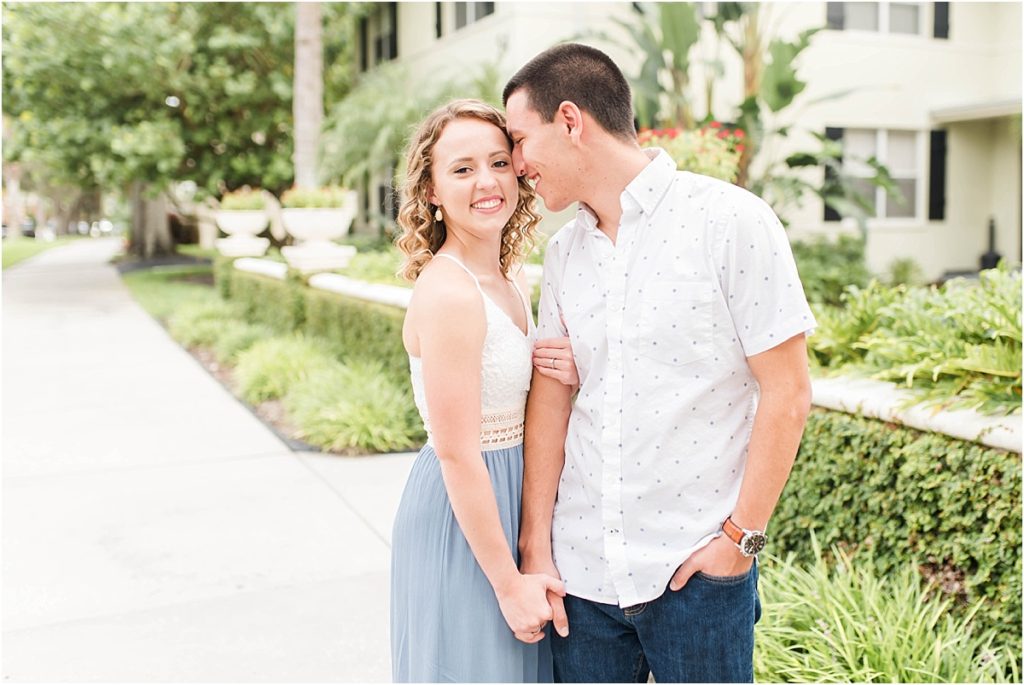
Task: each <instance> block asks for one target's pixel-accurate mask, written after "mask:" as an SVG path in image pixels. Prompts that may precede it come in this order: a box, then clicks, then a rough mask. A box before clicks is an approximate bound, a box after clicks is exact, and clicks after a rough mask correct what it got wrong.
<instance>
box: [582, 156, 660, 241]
mask: <svg viewBox="0 0 1024 685" xmlns="http://www.w3.org/2000/svg"><path fill="white" fill-rule="evenodd" d="M643 152H644V154H645V155H647V157H648V159H650V160H651V163H650V164H648V165H647V166H645V167H644V168H643V169H642V170H641V171H640V173H639V174H637V175H636V178H634V179H633V180H632V181H630V182H629V185H627V186H626V189H625V190H623V191H622V195H621V196H620V200H619V202H620V204H621V205H622V215H623V217H626V216H627V215H630V214H634V213H636V212H637V210H638V209H639V211H640V212H641V213H643V214H650V213H651V212H653V211H654V208H655V207H656V206H657V205H658V202H659V201H661V198H662V196H664V195H665V192H666V191H668V188H669V186H670V185H671V184H672V181H673V180H674V179H675V175H676V163H675V161H674V160H673V159H672V157H670V156H669V154H668V153H667V152H665V151H664V150H662V149H661V148H657V147H652V148H645V149H644V151H643ZM576 221H577V222H578V223H579V225H580V226H582V227H583V228H584V229H585V230H588V231H596V230H598V228H597V214H595V213H594V210H593V209H591V208H590V207H589V206H587V204H586V203H585V202H580V203H579V207H578V209H577V210H576Z"/></svg>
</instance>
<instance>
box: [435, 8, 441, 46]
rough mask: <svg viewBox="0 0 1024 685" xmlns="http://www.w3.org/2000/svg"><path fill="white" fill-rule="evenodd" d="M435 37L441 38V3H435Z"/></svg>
mask: <svg viewBox="0 0 1024 685" xmlns="http://www.w3.org/2000/svg"><path fill="white" fill-rule="evenodd" d="M434 35H435V36H436V37H437V38H440V37H441V3H439V2H435V3H434Z"/></svg>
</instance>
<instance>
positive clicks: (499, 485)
mask: <svg viewBox="0 0 1024 685" xmlns="http://www.w3.org/2000/svg"><path fill="white" fill-rule="evenodd" d="M511 151H512V146H511V141H510V140H509V138H508V136H507V134H506V133H505V120H504V117H503V115H502V114H501V112H499V111H498V110H496V109H495V108H493V107H491V106H490V105H486V104H484V103H482V102H478V101H474V100H457V101H454V102H452V103H450V104H448V105H445V106H443V107H441V108H440V109H438V110H437V111H435V112H434V113H432V114H431V115H430V116H428V117H427V119H426V120H425V121H424V122H423V123H422V124H421V125H420V127H419V129H418V130H417V132H416V133H415V134H414V136H413V138H412V141H411V143H410V146H409V150H408V166H407V172H406V174H407V175H406V181H405V187H404V196H403V201H402V207H401V210H400V213H399V219H398V220H399V224H400V225H401V226H402V230H403V235H402V236H401V238H399V240H398V246H399V247H400V248H401V249H402V251H403V252H404V253H405V255H406V262H405V264H404V267H403V272H404V275H405V276H406V277H407V278H409V279H410V280H414V281H415V287H414V289H413V296H412V300H411V302H410V304H409V308H408V311H407V313H406V318H405V326H404V328H403V331H402V337H403V340H404V343H405V348H406V350H407V351H408V353H409V363H410V367H411V370H412V383H413V391H414V395H415V398H416V404H417V406H418V407H419V410H420V413H421V415H422V417H423V422H424V425H425V426H426V428H427V433H428V436H429V440H428V443H427V445H426V446H424V448H423V449H422V451H421V452H420V453H419V456H418V457H417V458H416V461H415V463H414V464H413V467H412V472H411V473H410V475H409V480H408V482H407V484H406V487H405V492H404V493H403V495H402V502H401V505H400V506H399V509H398V513H397V516H396V519H395V525H394V532H393V536H392V574H391V653H392V674H393V677H394V680H395V681H396V682H438V681H454V682H487V681H500V682H544V681H550V680H551V661H550V652H549V651H548V648H547V643H546V642H541V641H542V639H543V638H544V635H545V632H544V628H545V625H546V624H547V622H548V621H549V620H550V619H551V607H550V605H549V604H548V601H547V593H548V592H554V593H558V594H564V590H563V587H562V583H561V581H559V580H558V579H556V578H553V577H551V576H547V575H542V574H536V575H524V574H521V573H520V572H519V570H518V551H517V548H518V544H517V540H518V535H519V513H520V496H521V492H522V478H523V419H524V413H525V408H526V394H527V392H528V390H529V387H530V377H531V372H532V367H533V364H532V357H533V355H532V353H533V346H534V340H533V339H534V322H533V317H532V313H531V310H530V303H529V300H528V298H527V296H526V293H527V289H526V282H525V278H524V277H523V274H522V271H521V267H520V263H519V260H520V259H521V258H522V256H523V252H524V250H525V248H526V246H527V245H528V244H529V242H530V234H531V232H532V231H533V228H534V226H535V225H536V224H537V222H538V220H539V218H540V217H539V216H538V215H537V214H536V213H535V211H534V209H533V203H534V193H533V189H532V187H531V186H530V185H529V184H528V183H527V182H526V181H525V179H519V178H517V177H516V174H515V172H514V171H513V169H512V156H511ZM537 345H538V346H543V347H544V348H545V352H544V354H545V360H544V362H543V363H542V364H538V369H539V371H540V372H541V373H544V374H545V375H548V376H553V377H556V378H558V379H559V380H561V381H562V382H565V383H567V384H576V383H578V378H577V377H576V368H575V364H574V363H573V359H572V350H571V349H570V347H569V345H568V340H567V339H560V340H547V341H538V342H537Z"/></svg>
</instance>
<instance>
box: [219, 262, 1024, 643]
mask: <svg viewBox="0 0 1024 685" xmlns="http://www.w3.org/2000/svg"><path fill="white" fill-rule="evenodd" d="M218 274H219V275H220V276H221V278H228V279H229V280H230V282H229V283H228V284H222V285H221V292H225V291H227V292H230V295H231V297H232V299H236V300H239V301H240V302H241V304H243V305H244V307H245V308H246V309H247V310H248V311H250V312H252V314H253V315H254V317H255V319H256V320H258V321H264V322H271V321H274V322H276V323H277V325H284V323H286V322H291V323H292V324H294V325H295V326H297V327H298V328H300V329H303V330H305V332H306V333H308V334H311V335H316V336H318V337H322V338H324V339H325V340H329V341H331V342H332V343H334V344H336V345H337V347H338V349H339V351H340V354H341V355H342V356H345V357H353V358H361V359H364V360H370V359H377V360H379V361H380V362H381V363H383V364H384V365H385V367H386V368H387V369H388V370H389V371H392V370H393V371H394V372H395V376H396V378H399V377H401V378H400V380H402V381H403V382H408V375H407V374H408V359H407V357H406V354H405V351H404V349H403V347H402V340H401V326H402V320H403V318H404V314H405V312H404V310H402V309H400V308H397V307H388V306H384V305H378V304H373V303H368V302H362V301H360V300H355V299H352V298H348V297H343V296H340V295H336V294H333V293H326V292H322V291H316V290H313V289H310V288H304V287H301V282H300V281H298V280H296V279H292V280H290V281H289V282H287V283H283V282H281V281H275V280H273V279H269V278H263V277H260V276H256V275H252V274H248V273H245V272H239V271H234V270H232V271H230V272H229V271H227V270H220V271H218ZM225 274H226V276H225ZM282 309H283V310H285V312H284V313H283V314H282V312H281V311H280V310H282ZM296 321H298V322H300V323H294V322H296ZM1020 483H1021V461H1020V455H1017V454H1012V453H1007V452H1004V451H1001V450H996V449H990V448H986V447H983V446H980V445H977V444H974V443H968V442H964V441H960V440H956V439H953V438H948V437H946V436H943V435H938V434H934V433H922V432H919V431H915V430H912V429H908V428H904V427H900V426H894V425H891V424H886V423H883V422H880V421H875V420H872V419H865V418H861V417H857V416H852V415H849V414H844V413H840V412H832V411H825V410H815V411H814V412H812V414H811V416H810V418H809V420H808V424H807V429H806V432H805V434H804V440H803V443H802V445H801V449H800V454H799V456H798V458H797V462H796V465H795V466H794V470H793V474H792V476H791V477H790V480H789V484H788V485H787V487H786V491H785V492H784V493H783V496H782V498H781V500H780V502H779V505H778V509H777V510H776V513H775V516H774V517H773V519H772V526H771V531H770V534H771V537H772V543H771V544H772V551H773V552H774V553H776V554H785V553H787V552H793V553H795V554H796V555H797V556H798V558H800V559H802V560H804V561H806V562H811V561H812V560H813V558H814V551H813V547H812V545H811V542H810V538H811V536H810V533H811V531H812V530H813V531H815V533H816V535H817V537H818V540H819V541H820V542H821V544H822V545H824V546H826V547H828V546H831V545H833V544H837V545H839V546H840V547H842V548H845V549H850V550H856V549H857V548H858V547H861V546H864V547H867V548H869V549H870V550H871V551H872V554H871V559H872V561H871V564H872V565H873V567H874V568H876V569H877V570H878V571H879V573H882V574H885V573H890V572H894V571H895V570H896V569H897V568H899V567H900V565H901V564H906V563H907V562H908V561H916V562H918V563H919V565H920V568H921V571H922V573H923V575H925V576H926V577H929V578H934V579H935V580H936V581H937V582H938V583H939V585H940V587H942V589H943V591H944V592H946V593H947V594H949V595H950V596H951V597H952V598H953V599H955V600H956V601H957V605H958V606H959V607H960V608H959V609H958V610H959V611H966V607H967V605H968V604H969V603H971V602H977V601H978V600H981V601H983V602H984V606H983V607H982V609H981V611H980V612H979V614H978V618H977V619H976V620H977V621H978V622H979V623H981V624H982V626H984V627H986V628H993V629H996V630H998V631H1000V636H1001V639H1002V640H1003V641H1004V643H1005V644H1007V645H1010V646H1013V647H1014V648H1015V649H1017V650H1018V651H1019V649H1020V628H1021V558H1020V544H1021V485H1020Z"/></svg>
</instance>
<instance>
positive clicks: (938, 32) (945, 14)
mask: <svg viewBox="0 0 1024 685" xmlns="http://www.w3.org/2000/svg"><path fill="white" fill-rule="evenodd" d="M933 4H934V5H935V37H936V38H949V3H948V2H936V3H933Z"/></svg>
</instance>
